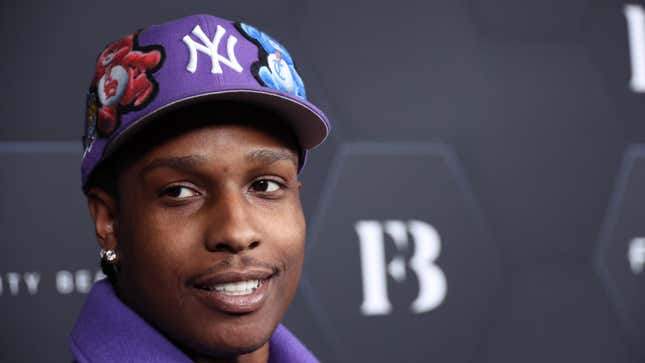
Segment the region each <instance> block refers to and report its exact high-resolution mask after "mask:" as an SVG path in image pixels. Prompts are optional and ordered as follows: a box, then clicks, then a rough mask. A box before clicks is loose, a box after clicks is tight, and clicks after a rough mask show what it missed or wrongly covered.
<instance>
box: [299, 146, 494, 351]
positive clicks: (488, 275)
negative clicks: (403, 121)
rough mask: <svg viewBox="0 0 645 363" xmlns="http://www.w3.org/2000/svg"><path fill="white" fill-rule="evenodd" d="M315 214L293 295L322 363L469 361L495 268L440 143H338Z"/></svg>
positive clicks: (487, 240)
mask: <svg viewBox="0 0 645 363" xmlns="http://www.w3.org/2000/svg"><path fill="white" fill-rule="evenodd" d="M319 208H320V209H319V213H318V214H317V216H316V219H315V221H316V222H315V225H314V227H313V233H312V234H313V240H311V241H310V246H309V247H310V249H309V253H310V256H312V258H310V259H308V260H307V263H306V264H305V274H304V280H305V281H303V284H304V286H303V288H304V289H305V291H306V292H305V294H306V295H307V294H308V295H309V296H307V297H308V301H309V303H310V304H312V306H313V310H314V312H315V314H317V317H318V320H319V323H320V325H321V326H322V327H323V330H324V331H325V332H326V338H327V339H329V340H330V341H331V343H332V344H331V345H332V346H334V347H335V348H336V351H335V352H334V353H335V354H336V356H330V355H328V354H326V353H325V352H323V355H322V356H321V358H323V360H325V361H339V362H357V361H365V362H368V361H369V362H394V361H396V362H411V361H414V360H415V357H419V356H424V357H441V361H443V362H464V361H468V360H470V359H471V358H472V357H473V356H474V353H475V350H476V348H477V346H478V344H479V343H480V339H481V335H482V333H483V332H484V330H485V326H486V323H487V319H488V315H487V309H488V304H489V302H490V299H491V297H492V296H493V294H494V291H495V287H496V286H497V284H498V282H499V278H500V270H499V265H498V263H499V262H498V258H497V251H496V247H495V245H494V243H493V241H492V240H491V237H490V235H489V233H488V230H487V227H486V225H485V223H484V220H483V218H482V215H481V214H480V211H479V207H478V206H477V203H476V202H475V199H474V198H473V195H472V193H471V191H470V188H469V186H468V182H467V181H466V180H465V177H464V174H463V172H462V170H461V167H460V166H459V164H458V162H457V159H456V157H455V155H454V153H453V152H452V151H451V149H450V148H449V147H448V146H446V145H445V144H439V143H428V144H387V143H383V144H381V143H377V144H374V143H350V144H345V145H344V146H342V147H341V149H340V151H339V153H338V155H337V158H336V160H335V163H334V164H333V166H332V170H331V172H330V175H329V178H328V179H327V181H326V185H325V191H324V193H323V195H322V197H321V201H320V207H319ZM375 344H378V345H379V349H374V345H375ZM410 347H414V349H410Z"/></svg>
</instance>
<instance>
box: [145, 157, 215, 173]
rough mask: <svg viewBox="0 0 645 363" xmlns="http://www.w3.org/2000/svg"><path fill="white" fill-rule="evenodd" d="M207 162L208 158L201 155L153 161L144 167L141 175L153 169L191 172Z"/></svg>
mask: <svg viewBox="0 0 645 363" xmlns="http://www.w3.org/2000/svg"><path fill="white" fill-rule="evenodd" d="M204 162H206V158H205V157H203V156H199V155H186V156H177V157H168V158H158V159H154V160H152V161H151V162H150V163H148V165H146V166H144V167H143V169H142V170H141V175H143V174H145V173H147V172H149V171H150V170H152V169H156V168H161V167H166V168H171V169H177V170H191V169H193V168H194V167H195V166H196V165H199V164H202V163H204Z"/></svg>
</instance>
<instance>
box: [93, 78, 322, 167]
mask: <svg viewBox="0 0 645 363" xmlns="http://www.w3.org/2000/svg"><path fill="white" fill-rule="evenodd" d="M208 101H236V102H245V103H249V104H254V105H258V106H262V107H265V108H267V109H269V110H272V111H274V112H275V113H276V114H277V115H278V116H280V117H281V118H282V119H283V120H284V121H285V122H286V123H287V125H288V126H290V127H291V128H292V129H293V130H294V132H295V134H296V137H297V138H298V142H299V143H300V146H301V147H302V148H303V149H305V150H311V149H313V148H315V147H316V146H318V145H320V144H321V143H322V142H323V141H324V140H325V138H327V135H328V134H329V131H330V129H329V121H328V120H327V117H326V116H325V114H324V113H323V112H322V111H320V110H319V109H318V108H316V106H314V105H312V104H311V103H309V102H307V101H306V100H304V99H297V98H295V97H294V96H288V95H286V94H282V93H281V92H278V91H275V92H268V91H260V90H245V89H236V90H223V91H217V92H208V93H201V94H197V95H193V96H189V97H185V98H182V99H179V100H176V101H174V102H172V103H169V104H166V105H164V106H163V107H159V108H157V109H155V110H153V111H152V112H150V113H148V114H146V115H145V116H143V117H141V118H140V119H138V120H136V121H135V122H134V123H132V124H131V125H130V126H129V127H128V128H127V129H125V130H124V131H123V132H121V133H120V134H118V135H115V137H114V138H113V139H112V140H111V141H110V142H109V144H108V145H107V147H106V149H105V152H104V154H103V157H102V158H103V159H104V158H106V157H107V156H108V155H110V154H111V153H112V152H114V150H116V149H118V147H119V146H120V145H121V144H123V142H124V141H125V140H127V139H129V137H130V136H131V135H133V134H135V133H136V132H137V130H139V129H141V128H142V127H144V126H145V125H147V124H148V122H149V121H151V120H153V119H155V118H157V117H159V116H161V115H163V114H165V113H167V112H170V111H172V110H176V109H178V108H182V107H186V106H189V105H191V104H196V103H202V102H208Z"/></svg>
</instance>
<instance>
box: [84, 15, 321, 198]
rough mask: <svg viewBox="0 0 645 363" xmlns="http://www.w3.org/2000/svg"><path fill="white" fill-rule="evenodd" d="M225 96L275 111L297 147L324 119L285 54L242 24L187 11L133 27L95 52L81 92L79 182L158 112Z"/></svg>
mask: <svg viewBox="0 0 645 363" xmlns="http://www.w3.org/2000/svg"><path fill="white" fill-rule="evenodd" d="M212 100H217V101H221V100H228V101H239V102H245V103H249V104H255V105H259V106H262V107H265V108H267V109H270V110H272V111H274V112H275V113H276V114H278V115H279V116H280V117H281V118H282V119H284V121H285V122H286V123H287V124H288V125H289V126H290V127H291V128H292V129H293V131H294V133H295V135H296V137H297V139H298V142H299V144H300V147H301V150H302V153H301V158H300V165H299V170H300V169H302V166H303V165H304V160H305V158H306V153H307V150H309V149H312V148H314V147H316V146H318V145H319V144H320V143H322V142H323V141H324V139H325V138H326V137H327V135H328V134H329V131H330V124H329V120H328V119H327V117H326V116H325V114H324V113H323V112H322V111H320V110H319V109H318V108H317V107H316V106H314V105H313V104H311V103H310V102H308V101H307V98H306V92H305V87H304V84H303V82H302V79H301V78H300V76H299V75H298V72H297V71H296V69H295V65H294V61H293V59H292V58H291V55H290V54H289V52H288V51H287V50H286V49H285V48H284V47H283V46H282V45H281V44H280V43H278V42H277V41H275V40H274V39H273V38H271V37H270V36H269V35H267V34H266V33H264V32H262V31H260V30H258V29H256V28H254V27H252V26H250V25H248V24H245V23H239V22H237V23H236V22H232V21H230V20H225V19H221V18H217V17H215V16H212V15H204V14H200V15H192V16H188V17H185V18H181V19H177V20H173V21H170V22H167V23H164V24H159V25H153V26H151V27H149V28H146V29H143V30H140V31H137V32H135V33H132V34H130V35H128V36H126V37H124V38H122V39H120V40H117V41H115V42H112V43H110V44H108V45H107V46H106V47H105V49H104V50H103V51H102V52H101V53H100V54H99V57H98V59H97V62H96V73H95V75H94V78H93V79H92V83H91V86H90V90H89V92H88V95H87V114H86V118H85V125H84V126H85V135H84V137H83V147H84V152H83V159H82V163H81V174H82V183H83V184H82V185H83V189H84V190H85V188H86V186H87V182H88V180H89V178H90V176H91V174H92V172H93V171H94V170H95V169H96V167H97V166H98V165H99V164H100V163H101V161H102V160H104V159H105V158H106V157H108V156H109V155H110V154H111V153H112V152H114V150H116V149H117V148H118V147H119V145H121V144H122V143H123V141H125V140H126V139H128V135H131V134H133V133H134V131H135V130H137V129H138V128H140V127H141V126H143V125H146V124H148V123H149V122H154V120H155V119H156V118H157V117H158V116H159V115H161V114H163V113H164V112H167V111H169V110H173V109H176V108H178V107H183V106H186V105H190V104H194V103H196V102H203V101H212Z"/></svg>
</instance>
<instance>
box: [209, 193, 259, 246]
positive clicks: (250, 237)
mask: <svg viewBox="0 0 645 363" xmlns="http://www.w3.org/2000/svg"><path fill="white" fill-rule="evenodd" d="M252 208H253V206H252V204H251V203H250V202H249V201H248V200H247V199H246V197H245V196H244V195H243V194H242V193H241V192H239V191H227V192H225V193H220V195H218V196H217V198H216V200H215V201H214V203H213V205H212V207H211V208H210V212H209V213H210V218H209V220H210V221H211V223H210V224H209V227H208V232H209V233H208V237H207V240H206V248H207V249H208V250H209V251H217V252H231V253H238V252H241V251H244V250H246V249H253V248H256V247H258V246H259V245H260V244H261V241H260V235H259V233H258V229H257V228H256V225H255V221H254V218H253V211H252Z"/></svg>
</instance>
